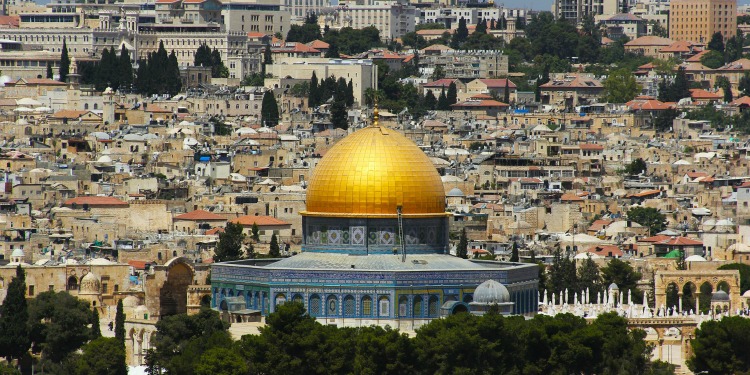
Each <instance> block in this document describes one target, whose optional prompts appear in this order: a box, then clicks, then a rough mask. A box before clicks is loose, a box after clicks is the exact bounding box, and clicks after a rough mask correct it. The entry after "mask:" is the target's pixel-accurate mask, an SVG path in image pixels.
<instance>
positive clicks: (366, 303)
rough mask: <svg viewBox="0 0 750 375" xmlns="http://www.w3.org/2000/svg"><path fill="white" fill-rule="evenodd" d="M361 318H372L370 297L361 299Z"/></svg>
mask: <svg viewBox="0 0 750 375" xmlns="http://www.w3.org/2000/svg"><path fill="white" fill-rule="evenodd" d="M362 316H372V297H370V296H364V297H362Z"/></svg>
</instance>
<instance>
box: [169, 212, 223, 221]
mask: <svg viewBox="0 0 750 375" xmlns="http://www.w3.org/2000/svg"><path fill="white" fill-rule="evenodd" d="M174 220H192V221H204V220H226V219H225V218H224V217H223V216H220V215H217V214H215V213H212V212H208V211H205V210H195V211H190V212H187V213H184V214H182V215H178V216H175V217H174Z"/></svg>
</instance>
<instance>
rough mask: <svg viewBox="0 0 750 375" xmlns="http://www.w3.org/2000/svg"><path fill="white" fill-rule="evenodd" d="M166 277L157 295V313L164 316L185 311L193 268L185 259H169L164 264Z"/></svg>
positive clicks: (193, 272)
mask: <svg viewBox="0 0 750 375" xmlns="http://www.w3.org/2000/svg"><path fill="white" fill-rule="evenodd" d="M164 267H166V278H165V280H164V285H163V286H162V288H161V290H160V292H159V295H160V298H159V314H160V315H161V316H162V317H164V316H169V315H175V314H184V313H187V290H188V287H189V286H190V285H191V284H192V283H193V278H194V276H195V270H194V269H193V267H192V266H191V265H190V263H189V262H188V260H187V259H185V258H182V257H178V258H172V259H170V260H169V261H168V262H167V263H166V264H165V265H164Z"/></svg>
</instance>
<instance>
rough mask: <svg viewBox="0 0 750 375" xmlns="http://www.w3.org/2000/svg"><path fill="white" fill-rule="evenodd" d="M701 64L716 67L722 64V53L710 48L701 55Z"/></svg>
mask: <svg viewBox="0 0 750 375" xmlns="http://www.w3.org/2000/svg"><path fill="white" fill-rule="evenodd" d="M701 64H703V65H705V66H707V67H709V68H711V69H717V68H720V67H721V66H723V65H724V54H723V53H721V52H719V51H714V50H710V51H708V52H706V53H705V54H703V56H701Z"/></svg>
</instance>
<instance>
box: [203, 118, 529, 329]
mask: <svg viewBox="0 0 750 375" xmlns="http://www.w3.org/2000/svg"><path fill="white" fill-rule="evenodd" d="M445 205H446V202H445V190H444V188H443V183H442V181H441V178H440V175H439V174H438V172H437V170H436V169H435V167H434V166H433V164H432V163H431V162H430V160H429V158H428V157H427V156H426V155H425V154H424V153H423V152H422V151H421V150H420V149H419V148H418V147H417V146H416V145H415V144H414V143H413V142H411V141H410V140H409V139H407V138H406V137H404V136H403V135H402V134H401V133H399V132H397V131H395V130H392V129H388V128H386V127H381V126H379V125H378V119H377V110H376V113H375V117H374V119H373V125H371V126H369V127H366V128H364V129H361V130H358V131H356V132H354V133H352V134H350V135H348V136H347V137H345V138H344V139H342V140H340V141H339V142H338V143H337V144H336V145H334V146H333V147H332V148H331V149H330V150H329V151H328V152H327V153H326V154H325V156H324V157H323V159H322V160H321V161H320V163H319V164H318V165H317V167H316V168H315V171H314V173H313V176H312V178H311V179H310V182H309V186H308V188H307V202H306V211H303V212H301V215H302V226H303V238H304V243H303V244H302V252H301V253H300V254H298V255H294V256H292V257H290V258H283V259H257V260H255V259H254V260H239V261H234V262H224V263H216V264H213V265H212V271H211V286H212V296H213V298H212V305H213V306H214V307H215V308H218V309H219V310H224V311H227V312H228V313H229V314H231V315H232V316H233V317H234V318H235V319H240V318H241V316H240V315H241V314H253V313H254V314H257V313H258V312H259V313H260V314H261V315H267V314H269V313H271V312H273V311H274V308H275V306H276V305H278V304H280V303H284V302H286V301H297V302H301V303H303V304H304V305H305V307H306V309H307V311H308V313H309V314H310V315H311V316H313V317H316V318H318V319H319V320H321V321H322V322H323V323H327V324H337V325H340V326H356V325H367V324H378V325H386V324H389V325H391V326H394V327H399V328H402V329H414V328H417V327H418V326H420V325H422V324H424V323H426V322H428V321H429V320H431V319H434V318H439V317H440V315H441V307H443V306H444V305H445V306H450V312H453V313H455V312H459V311H468V309H469V304H470V303H471V302H472V301H473V297H472V295H473V293H474V289H475V288H476V287H477V286H478V285H480V284H481V283H483V282H484V281H487V280H495V281H497V282H500V283H502V284H503V285H504V286H505V287H506V288H507V289H508V292H509V293H510V301H511V302H512V303H513V308H512V310H513V311H512V313H513V314H518V315H531V314H534V313H536V311H537V306H538V297H537V296H538V292H537V290H538V278H537V272H538V269H537V266H536V265H535V264H524V263H508V262H495V261H474V260H466V259H461V258H457V257H454V256H452V255H450V254H449V252H448V247H449V241H448V221H449V220H450V218H451V215H450V214H449V213H447V212H445ZM230 297H231V298H230ZM236 297H239V298H236ZM238 301H239V302H240V303H238ZM230 302H231V303H230ZM242 302H244V306H243V304H242ZM238 305H239V306H238ZM243 307H244V308H243ZM232 310H234V311H232ZM442 310H443V312H444V311H445V308H444V309H442Z"/></svg>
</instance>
